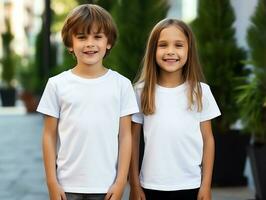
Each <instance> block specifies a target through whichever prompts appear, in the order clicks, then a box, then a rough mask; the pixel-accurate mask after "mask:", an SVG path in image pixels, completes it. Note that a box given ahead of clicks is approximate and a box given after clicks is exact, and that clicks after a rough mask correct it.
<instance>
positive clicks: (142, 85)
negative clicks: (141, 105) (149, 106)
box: [134, 81, 144, 91]
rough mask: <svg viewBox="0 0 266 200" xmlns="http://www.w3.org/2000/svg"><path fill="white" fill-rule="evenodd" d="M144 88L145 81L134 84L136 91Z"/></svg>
mask: <svg viewBox="0 0 266 200" xmlns="http://www.w3.org/2000/svg"><path fill="white" fill-rule="evenodd" d="M143 88H144V81H141V82H137V83H135V84H134V89H135V90H136V91H141V90H143Z"/></svg>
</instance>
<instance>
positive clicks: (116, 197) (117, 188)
mask: <svg viewBox="0 0 266 200" xmlns="http://www.w3.org/2000/svg"><path fill="white" fill-rule="evenodd" d="M124 187H125V185H123V184H118V183H114V184H113V185H112V186H111V188H110V189H109V191H108V192H107V194H106V196H105V198H104V200H121V198H122V195H123V190H124Z"/></svg>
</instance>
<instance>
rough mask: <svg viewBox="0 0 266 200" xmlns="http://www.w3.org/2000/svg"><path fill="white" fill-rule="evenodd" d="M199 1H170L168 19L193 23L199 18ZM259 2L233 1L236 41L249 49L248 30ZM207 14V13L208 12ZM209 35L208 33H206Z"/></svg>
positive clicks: (252, 0)
mask: <svg viewBox="0 0 266 200" xmlns="http://www.w3.org/2000/svg"><path fill="white" fill-rule="evenodd" d="M197 2H198V0H170V3H171V8H170V10H169V13H168V17H173V18H178V19H182V20H184V21H185V22H187V23H189V22H191V21H192V20H193V19H194V18H195V17H196V16H197ZM257 2H258V0H231V5H232V6H233V8H234V11H235V17H236V21H235V24H234V26H235V28H236V39H237V42H238V44H239V45H240V46H241V47H244V48H245V49H247V48H248V47H247V43H246V30H247V28H248V27H249V25H250V17H251V16H252V15H253V13H254V11H255V8H256V5H257ZM206 12H207V11H206ZM206 34H208V33H206Z"/></svg>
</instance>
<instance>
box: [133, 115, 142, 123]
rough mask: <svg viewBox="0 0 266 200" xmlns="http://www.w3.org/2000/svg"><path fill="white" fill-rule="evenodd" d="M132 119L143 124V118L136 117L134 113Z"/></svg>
mask: <svg viewBox="0 0 266 200" xmlns="http://www.w3.org/2000/svg"><path fill="white" fill-rule="evenodd" d="M131 121H132V122H135V123H138V124H143V120H141V119H139V118H138V117H135V116H134V115H133V116H132V118H131Z"/></svg>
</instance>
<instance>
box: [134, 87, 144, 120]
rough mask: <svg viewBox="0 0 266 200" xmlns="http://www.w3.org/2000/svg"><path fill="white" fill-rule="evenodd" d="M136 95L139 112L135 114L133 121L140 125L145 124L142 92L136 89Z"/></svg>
mask: <svg viewBox="0 0 266 200" xmlns="http://www.w3.org/2000/svg"><path fill="white" fill-rule="evenodd" d="M135 95H136V99H137V103H138V107H139V112H138V113H134V114H133V115H132V121H133V122H135V123H138V124H143V121H144V116H143V113H142V112H141V101H140V91H139V90H137V89H135Z"/></svg>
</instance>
